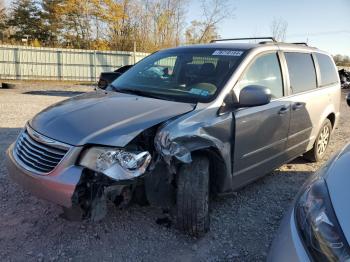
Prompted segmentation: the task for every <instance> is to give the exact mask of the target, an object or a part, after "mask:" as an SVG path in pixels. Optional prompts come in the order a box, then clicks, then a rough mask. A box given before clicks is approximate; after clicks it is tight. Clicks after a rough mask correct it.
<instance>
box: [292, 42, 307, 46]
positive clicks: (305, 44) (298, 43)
mask: <svg viewBox="0 0 350 262" xmlns="http://www.w3.org/2000/svg"><path fill="white" fill-rule="evenodd" d="M291 44H293V45H304V46H309V45H308V44H307V43H305V42H295V43H291Z"/></svg>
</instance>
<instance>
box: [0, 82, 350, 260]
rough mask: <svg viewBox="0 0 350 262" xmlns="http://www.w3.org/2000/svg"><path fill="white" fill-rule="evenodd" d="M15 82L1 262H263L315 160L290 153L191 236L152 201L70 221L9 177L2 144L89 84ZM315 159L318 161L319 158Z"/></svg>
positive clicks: (7, 102)
mask: <svg viewBox="0 0 350 262" xmlns="http://www.w3.org/2000/svg"><path fill="white" fill-rule="evenodd" d="M48 86H49V84H48V83H42V84H40V85H35V84H30V85H22V86H20V87H18V88H16V89H13V90H1V89H0V156H1V158H0V214H1V216H0V260H1V261H169V260H170V261H264V260H265V258H266V255H267V252H268V248H269V245H270V243H271V241H272V239H273V237H274V235H275V233H276V230H277V229H278V226H279V223H280V220H281V218H282V216H283V214H284V213H285V211H286V210H287V208H288V207H289V205H290V204H291V202H292V200H293V198H294V196H295V195H296V193H297V191H298V190H299V189H300V187H301V185H302V184H303V182H304V181H305V180H306V179H307V178H308V177H309V176H310V174H311V173H312V172H314V171H315V170H316V169H317V168H318V167H319V166H320V164H309V163H305V162H304V161H303V160H301V159H296V160H294V161H293V162H292V163H289V164H287V165H284V166H282V167H281V168H279V169H277V170H275V171H274V172H272V173H271V174H269V175H267V176H266V177H264V178H263V179H260V180H258V181H257V182H255V183H253V184H251V185H249V186H247V187H245V188H243V189H242V190H240V191H239V192H238V193H237V194H236V195H235V196H231V197H225V198H220V199H216V200H214V201H213V204H212V213H211V231H210V232H209V233H208V234H207V235H206V236H205V237H203V238H201V239H193V238H190V237H187V236H185V235H183V234H182V233H180V232H178V231H177V230H176V229H174V228H173V227H170V228H166V227H165V226H161V225H158V224H157V223H156V222H155V221H156V219H157V218H159V217H162V214H161V212H160V210H158V209H156V208H153V207H149V206H148V207H139V206H136V205H134V206H131V207H129V208H128V209H126V210H118V209H116V208H114V207H112V206H111V207H110V208H109V216H108V217H106V218H105V219H104V220H102V221H101V222H99V223H88V222H69V221H66V220H64V219H62V218H61V217H60V214H61V213H62V210H61V209H60V207H58V206H56V205H54V204H51V203H48V202H46V201H43V200H40V199H37V198H35V197H34V196H31V194H29V193H27V192H25V191H23V190H22V189H21V188H20V187H19V186H17V185H16V184H14V183H13V182H12V181H10V180H9V178H8V175H7V171H6V168H5V166H4V161H3V160H4V154H5V150H6V148H7V147H8V146H9V145H10V143H12V142H13V141H14V140H15V138H16V136H17V134H18V132H19V131H20V128H21V127H22V126H23V125H24V124H25V122H26V121H27V120H28V119H30V118H31V117H32V116H33V115H34V114H36V113H37V112H38V111H40V110H41V109H43V108H45V107H47V106H48V105H50V104H52V103H55V102H57V101H60V100H62V99H65V98H67V97H69V96H72V95H76V94H78V93H80V92H85V91H91V90H92V87H88V86H71V85H52V84H50V87H48ZM344 95H345V93H344V94H343V103H342V109H341V111H342V118H341V120H340V125H339V126H338V128H337V130H336V131H335V133H334V135H333V139H332V141H331V144H330V147H329V150H328V156H327V157H326V159H327V158H328V157H329V155H331V154H332V153H334V152H335V151H337V150H339V149H340V148H342V147H343V145H344V144H345V143H346V141H347V140H348V139H349V137H350V122H349V121H345V120H346V116H348V115H349V113H350V109H349V108H347V106H346V103H345V102H344V101H345V100H344ZM321 164H322V163H321Z"/></svg>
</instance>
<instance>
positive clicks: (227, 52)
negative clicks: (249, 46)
mask: <svg viewBox="0 0 350 262" xmlns="http://www.w3.org/2000/svg"><path fill="white" fill-rule="evenodd" d="M242 54H243V51H236V50H216V51H215V52H214V53H213V55H224V56H241V55H242Z"/></svg>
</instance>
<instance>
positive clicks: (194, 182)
mask: <svg viewBox="0 0 350 262" xmlns="http://www.w3.org/2000/svg"><path fill="white" fill-rule="evenodd" d="M176 209H177V212H176V225H177V227H178V228H179V229H180V230H182V231H185V232H187V233H188V234H190V235H192V236H196V237H199V236H201V235H203V234H204V233H206V232H207V231H208V230H209V160H208V158H206V157H205V156H199V155H194V156H193V160H192V163H190V164H184V165H183V166H181V167H180V170H179V173H178V182H177V196H176Z"/></svg>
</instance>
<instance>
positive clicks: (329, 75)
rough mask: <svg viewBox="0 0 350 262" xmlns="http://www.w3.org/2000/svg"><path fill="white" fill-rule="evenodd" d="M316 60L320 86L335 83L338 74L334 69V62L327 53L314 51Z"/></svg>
mask: <svg viewBox="0 0 350 262" xmlns="http://www.w3.org/2000/svg"><path fill="white" fill-rule="evenodd" d="M316 57H317V62H318V65H319V67H320V73H321V81H320V86H326V85H331V84H334V83H337V82H338V81H339V80H338V74H337V72H336V70H335V67H334V63H333V61H332V60H331V58H330V57H329V56H328V55H324V54H318V53H316Z"/></svg>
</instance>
